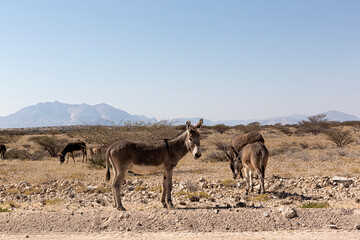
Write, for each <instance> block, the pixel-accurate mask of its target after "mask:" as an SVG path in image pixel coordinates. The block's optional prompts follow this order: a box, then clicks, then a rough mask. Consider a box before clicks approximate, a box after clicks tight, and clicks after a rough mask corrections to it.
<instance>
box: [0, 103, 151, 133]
mask: <svg viewBox="0 0 360 240" xmlns="http://www.w3.org/2000/svg"><path fill="white" fill-rule="evenodd" d="M127 121H130V122H135V121H136V122H140V121H145V122H148V121H153V122H156V121H157V119H156V118H148V117H146V116H140V115H131V114H129V113H127V112H125V111H123V110H120V109H117V108H114V107H112V106H110V105H107V104H104V103H102V104H97V105H94V106H91V105H87V104H65V103H60V102H58V101H55V102H46V103H38V104H36V105H33V106H29V107H25V108H22V109H20V110H19V111H18V112H16V113H13V114H10V115H8V116H5V117H0V128H24V127H45V126H69V125H91V124H104V125H106V124H112V123H115V124H119V123H121V122H127Z"/></svg>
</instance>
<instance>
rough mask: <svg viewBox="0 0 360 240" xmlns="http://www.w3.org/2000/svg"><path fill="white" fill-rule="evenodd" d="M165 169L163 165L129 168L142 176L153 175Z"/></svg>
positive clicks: (132, 165) (133, 165) (133, 166)
mask: <svg viewBox="0 0 360 240" xmlns="http://www.w3.org/2000/svg"><path fill="white" fill-rule="evenodd" d="M163 169H164V165H163V164H160V165H157V166H153V165H137V164H131V166H130V168H129V170H131V171H133V172H135V173H140V174H147V173H152V172H156V171H158V170H163Z"/></svg>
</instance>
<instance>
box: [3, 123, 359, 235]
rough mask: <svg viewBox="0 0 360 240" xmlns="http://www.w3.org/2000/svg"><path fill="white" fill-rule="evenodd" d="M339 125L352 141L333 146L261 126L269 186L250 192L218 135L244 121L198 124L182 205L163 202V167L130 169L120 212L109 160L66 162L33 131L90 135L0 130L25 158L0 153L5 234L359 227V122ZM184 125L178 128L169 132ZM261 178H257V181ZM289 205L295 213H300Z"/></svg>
mask: <svg viewBox="0 0 360 240" xmlns="http://www.w3.org/2000/svg"><path fill="white" fill-rule="evenodd" d="M336 128H338V129H342V130H348V131H350V133H351V136H352V138H353V140H354V141H353V142H352V143H350V144H348V145H347V146H345V147H337V146H336V145H335V144H334V143H333V142H331V141H329V140H328V139H327V136H326V135H325V134H323V133H319V134H316V135H314V134H312V133H298V134H295V133H294V132H295V131H296V126H288V127H286V129H284V127H279V126H273V127H262V128H260V129H257V130H260V132H261V134H262V135H263V137H264V139H265V144H266V146H267V148H268V149H269V151H270V158H269V162H268V168H267V169H266V179H265V187H266V190H267V193H266V194H264V195H258V194H256V193H251V194H249V196H245V195H244V194H245V180H244V179H240V180H239V179H238V180H234V179H232V173H231V171H230V169H229V163H228V162H226V161H222V159H221V158H222V157H221V156H222V153H221V151H219V150H217V148H216V146H215V145H214V144H213V143H214V142H215V141H221V142H223V143H228V142H229V141H230V138H231V136H232V135H234V134H235V133H240V132H242V131H243V130H244V128H240V129H239V128H235V127H234V128H227V129H226V131H225V132H224V133H220V132H222V131H219V130H218V129H217V128H208V127H205V128H203V129H202V130H201V133H202V138H203V139H202V142H201V145H202V149H203V156H202V157H201V158H200V159H198V160H194V159H193V158H192V156H191V154H188V155H186V156H185V157H184V159H182V160H181V161H180V162H179V164H178V166H177V167H176V168H175V170H174V174H173V180H174V181H173V191H172V196H173V203H174V204H175V207H176V208H177V209H176V210H171V211H168V210H165V209H163V208H162V207H161V203H160V194H161V185H162V182H161V181H162V174H161V173H154V174H150V175H141V176H135V175H133V174H129V175H128V177H127V178H126V185H124V189H125V191H124V197H123V204H124V206H125V208H127V209H128V210H130V211H127V212H124V213H123V212H119V211H117V210H116V209H114V208H113V206H112V204H113V199H112V193H111V191H110V183H109V182H106V181H105V170H104V168H102V167H101V166H99V165H96V164H95V165H94V164H83V163H81V162H79V161H80V159H81V158H80V157H79V156H78V157H77V162H76V163H74V162H73V161H72V160H71V159H70V160H69V163H68V164H63V165H60V164H59V161H58V159H56V158H55V157H50V156H49V155H48V153H47V152H45V151H44V150H43V149H42V148H41V147H40V146H39V145H38V144H36V143H35V142H34V141H32V140H31V138H33V137H34V136H35V137H36V136H49V137H56V138H59V139H60V138H61V139H64V141H72V140H77V139H82V140H85V141H88V140H89V139H90V138H89V135H86V134H84V133H81V132H78V131H76V130H71V131H68V132H67V133H63V132H61V131H60V132H59V131H57V130H51V131H50V132H49V131H45V132H41V134H40V132H32V133H31V134H28V133H26V134H24V132H21V133H19V132H18V133H16V134H12V135H11V134H10V135H9V132H4V133H2V135H0V136H1V139H0V140H1V141H3V142H4V141H5V142H6V146H7V148H8V149H9V148H11V149H12V150H10V151H9V152H8V156H11V154H13V156H14V154H15V153H14V152H13V153H11V151H16V154H18V155H16V154H15V155H16V156H18V157H19V158H22V159H9V157H7V159H5V160H0V208H1V211H3V212H2V213H0V225H1V226H2V228H1V230H0V233H1V232H3V233H16V234H19V233H32V232H39V233H42V232H43V233H44V232H79V231H80V232H114V231H121V232H131V231H132V232H149V231H150V232H156V231H163V232H175V231H190V232H208V231H213V232H223V231H230V232H231V231H232V232H241V231H277V230H303V229H307V230H319V229H326V230H328V229H330V228H334V229H335V228H337V229H341V230H352V231H354V229H356V228H357V227H359V228H360V226H357V225H359V224H360V144H359V136H360V128H359V127H358V126H357V125H355V126H352V125H339V126H337V127H336ZM180 129H181V128H180V127H179V128H176V129H175V128H173V130H174V132H173V133H172V134H177V133H178V132H179V131H180ZM245 130H246V129H245ZM102 134H104V133H102ZM100 135H101V134H100ZM161 136H162V135H161ZM87 143H88V144H89V145H96V144H99V143H95V142H90V143H89V142H87ZM14 149H15V150H14ZM216 156H218V157H216ZM88 157H89V160H91V159H92V162H93V163H94V162H95V163H98V162H99V159H100V160H101V156H100V157H99V156H91V155H90V154H89V156H88ZM29 158H30V159H38V160H29ZM89 162H91V161H89ZM111 174H112V176H113V173H112V172H111ZM335 176H341V177H344V178H346V179H334V178H333V177H335ZM257 183H258V180H257V179H255V189H257V188H258V187H259V186H258V184H257ZM304 207H308V208H304ZM317 207H319V208H320V209H317ZM8 211H9V212H8ZM289 211H290V213H288V212H289ZM291 211H295V212H296V213H295V215H294V216H290V215H291ZM287 214H290V215H287ZM359 234H360V233H359Z"/></svg>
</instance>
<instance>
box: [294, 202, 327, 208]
mask: <svg viewBox="0 0 360 240" xmlns="http://www.w3.org/2000/svg"><path fill="white" fill-rule="evenodd" d="M300 207H301V208H328V207H330V205H329V204H328V203H318V202H308V203H305V204H303V205H301V206H300Z"/></svg>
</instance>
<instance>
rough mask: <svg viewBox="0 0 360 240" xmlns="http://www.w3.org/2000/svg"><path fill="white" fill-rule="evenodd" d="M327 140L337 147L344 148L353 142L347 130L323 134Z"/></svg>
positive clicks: (335, 130)
mask: <svg viewBox="0 0 360 240" xmlns="http://www.w3.org/2000/svg"><path fill="white" fill-rule="evenodd" d="M325 134H326V136H327V139H328V140H330V141H331V142H333V143H335V145H336V146H338V147H345V146H347V145H348V144H350V143H352V142H354V141H355V139H354V138H353V137H352V135H351V132H350V131H349V130H340V129H333V130H330V131H328V132H326V133H325Z"/></svg>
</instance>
